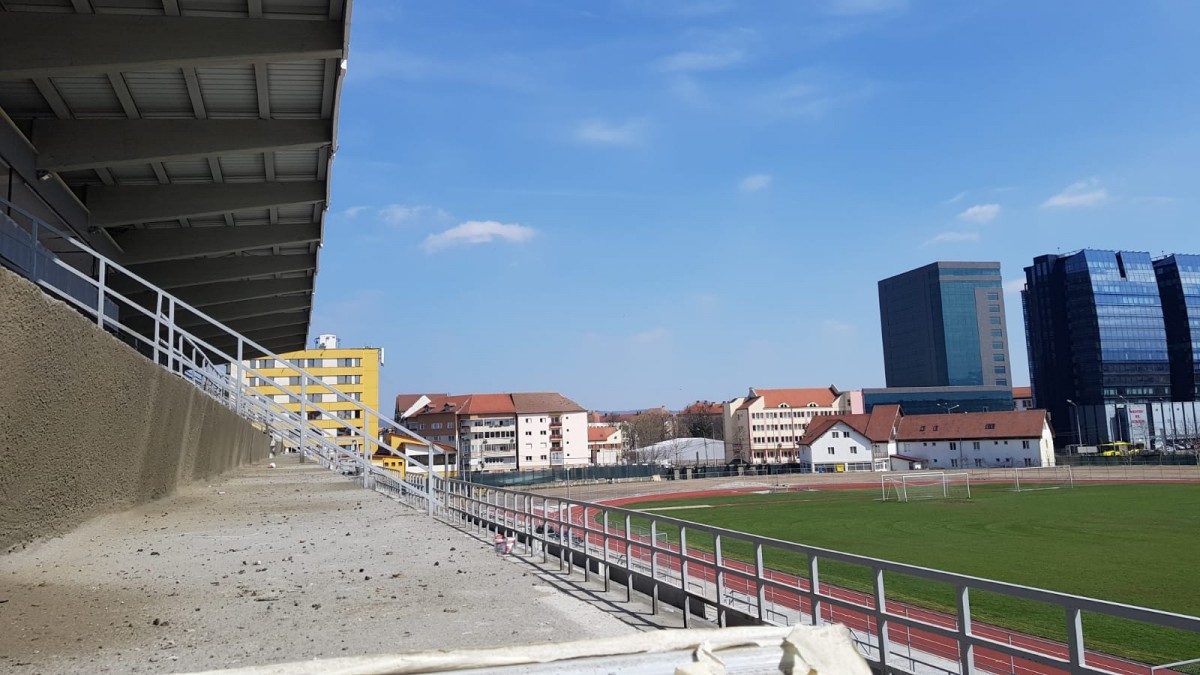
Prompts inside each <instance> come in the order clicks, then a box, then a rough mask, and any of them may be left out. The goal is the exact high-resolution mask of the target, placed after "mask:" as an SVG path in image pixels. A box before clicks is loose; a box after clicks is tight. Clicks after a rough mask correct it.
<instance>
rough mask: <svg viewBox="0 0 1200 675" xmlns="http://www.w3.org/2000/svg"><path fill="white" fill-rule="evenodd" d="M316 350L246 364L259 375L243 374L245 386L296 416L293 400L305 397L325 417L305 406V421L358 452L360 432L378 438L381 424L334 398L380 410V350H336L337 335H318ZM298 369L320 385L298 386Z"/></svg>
mask: <svg viewBox="0 0 1200 675" xmlns="http://www.w3.org/2000/svg"><path fill="white" fill-rule="evenodd" d="M316 344H317V347H316V348H315V349H302V350H300V351H295V352H287V353H284V354H280V355H279V360H276V359H265V358H263V359H254V360H252V361H247V362H245V364H244V365H246V366H249V367H251V368H253V369H255V370H256V371H257V372H258V374H257V375H255V374H253V373H249V372H246V371H243V372H245V376H246V380H247V384H248V385H249V386H251V387H254V389H255V390H257V391H258V392H259V393H261V394H264V395H266V396H269V397H272V398H273V399H274V400H275V402H276V403H279V404H280V405H282V406H283V407H284V408H286V409H288V410H291V411H294V412H300V409H301V405H300V401H299V400H298V399H297V398H294V395H299V394H301V393H303V394H304V396H305V398H306V399H307V400H308V402H309V403H310V404H315V405H316V406H319V407H321V408H322V409H323V410H324V411H325V412H320V411H317V410H313V408H312V407H310V406H308V405H306V406H305V416H306V417H307V418H308V419H309V420H312V422H313V424H314V425H315V426H317V427H318V428H320V429H321V430H322V432H323V433H324V434H325V435H326V436H328V437H329V438H330V439H336V440H335V442H336V443H337V444H338V445H339V446H342V447H345V448H346V449H347V450H350V451H353V452H361V451H362V450H363V446H364V441H363V438H362V435H363V430H364V427H365V430H366V435H367V436H368V437H369V438H379V419H378V418H377V417H375V416H374V415H372V416H370V419H369V420H364V419H363V414H362V412H363V411H362V410H361V409H360V408H359V406H358V405H356V404H355V403H352V402H351V401H343V400H341V399H340V398H339V396H338V394H337V393H335V392H340V393H342V394H343V395H345V396H346V397H347V398H349V399H351V400H352V401H357V402H359V403H361V404H362V405H364V406H367V407H369V408H371V409H374V410H378V409H379V367H380V365H382V364H383V350H382V349H380V348H378V347H352V348H343V347H339V346H338V339H337V336H335V335H322V336H320V337H319V338H318V340H317V343H316ZM296 368H303V369H304V370H305V371H306V372H308V373H310V374H312V375H313V376H314V377H316V378H317V379H319V380H320V381H321V384H316V383H312V382H309V383H307V384H305V385H303V386H301V384H300V373H299V372H298V371H297V370H296ZM287 392H291V394H289V393H287ZM371 449H372V450H374V447H372V448H371Z"/></svg>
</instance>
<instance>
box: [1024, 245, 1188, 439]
mask: <svg viewBox="0 0 1200 675" xmlns="http://www.w3.org/2000/svg"><path fill="white" fill-rule="evenodd" d="M1161 274H1163V276H1164V277H1168V276H1170V270H1169V268H1167V267H1166V266H1164V269H1163V270H1162V272H1161ZM1169 295H1170V294H1169ZM1021 299H1022V302H1023V304H1024V309H1025V330H1026V341H1027V343H1028V344H1029V371H1030V377H1031V379H1032V386H1033V403H1034V405H1035V406H1037V407H1039V408H1045V409H1047V410H1049V411H1050V418H1051V420H1053V423H1054V425H1055V432H1056V434H1057V436H1058V437H1059V438H1060V439H1066V440H1067V441H1069V445H1087V446H1090V445H1097V444H1103V443H1110V442H1128V443H1134V444H1147V445H1154V443H1153V441H1152V437H1154V436H1163V435H1164V433H1165V427H1164V424H1163V423H1164V422H1166V421H1167V420H1168V419H1174V418H1175V412H1174V410H1173V406H1172V405H1171V403H1172V401H1173V400H1184V401H1186V400H1187V392H1181V393H1182V394H1183V396H1182V397H1181V398H1179V399H1176V398H1174V397H1173V395H1172V391H1171V390H1172V379H1171V378H1172V370H1171V362H1170V356H1169V349H1168V342H1167V332H1166V325H1165V323H1164V319H1163V305H1162V298H1161V296H1160V294H1159V284H1158V280H1157V278H1156V274H1155V267H1154V263H1153V261H1152V260H1151V258H1150V255H1149V254H1148V253H1141V252H1132V251H1097V250H1083V251H1078V252H1076V253H1071V254H1067V255H1057V254H1050V255H1043V256H1039V257H1037V258H1035V259H1034V261H1033V265H1031V266H1029V267H1026V268H1025V289H1024V290H1023V291H1022V293H1021ZM1184 408H1186V410H1183V411H1182V412H1183V413H1185V414H1184V417H1185V418H1190V420H1191V422H1193V423H1194V421H1195V412H1196V411H1195V406H1193V405H1188V406H1184ZM1186 422H1187V420H1186V419H1185V424H1184V426H1185V428H1186V426H1187V424H1186ZM1159 440H1161V439H1159Z"/></svg>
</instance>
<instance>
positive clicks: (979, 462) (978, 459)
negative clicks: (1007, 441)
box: [975, 457, 983, 468]
mask: <svg viewBox="0 0 1200 675" xmlns="http://www.w3.org/2000/svg"><path fill="white" fill-rule="evenodd" d="M981 466H983V460H982V459H980V458H978V457H976V458H975V467H976V468H979V467H981Z"/></svg>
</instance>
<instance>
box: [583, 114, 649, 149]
mask: <svg viewBox="0 0 1200 675" xmlns="http://www.w3.org/2000/svg"><path fill="white" fill-rule="evenodd" d="M643 126H644V125H643V124H642V123H641V122H636V121H635V122H626V123H624V124H611V123H609V122H605V121H604V120H599V119H590V120H584V121H583V122H581V123H580V124H579V126H578V127H576V129H575V139H576V140H578V141H581V142H583V143H590V144H593V145H634V144H636V143H638V142H640V141H641V140H642V129H643Z"/></svg>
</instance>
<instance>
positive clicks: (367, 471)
mask: <svg viewBox="0 0 1200 675" xmlns="http://www.w3.org/2000/svg"><path fill="white" fill-rule="evenodd" d="M370 429H371V413H370V412H369V411H363V427H362V439H363V447H362V472H363V487H364V488H366V489H368V490H369V489H371V457H370V455H372V454H374V453H372V452H371V451H370V450H369V448H370V445H371V434H370Z"/></svg>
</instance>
